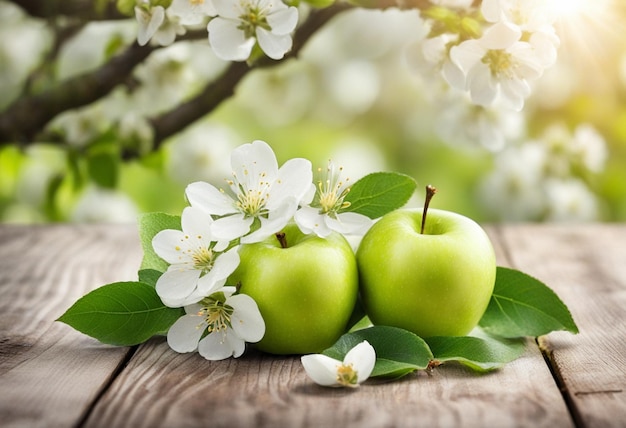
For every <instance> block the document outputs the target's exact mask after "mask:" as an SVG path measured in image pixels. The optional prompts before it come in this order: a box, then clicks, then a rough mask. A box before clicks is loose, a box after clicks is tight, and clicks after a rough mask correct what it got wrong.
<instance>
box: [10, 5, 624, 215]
mask: <svg viewBox="0 0 626 428" xmlns="http://www.w3.org/2000/svg"><path fill="white" fill-rule="evenodd" d="M553 1H557V0H553ZM121 3H124V2H117V3H116V2H114V1H108V0H93V1H91V0H70V1H61V0H51V1H43V0H21V1H0V34H1V35H2V37H0V221H2V222H5V223H43V222H57V221H73V222H117V221H119V222H133V221H135V218H136V215H137V214H138V213H140V212H148V211H163V212H169V213H173V214H179V213H180V211H181V210H182V208H183V207H184V206H185V205H186V202H185V200H184V188H185V187H186V185H187V184H188V183H190V182H193V181H197V180H205V181H209V182H211V183H213V184H216V185H219V184H220V183H223V180H224V178H227V177H229V175H230V168H229V154H230V151H231V150H232V149H233V148H234V147H236V146H238V145H240V144H243V143H247V142H250V141H252V140H255V139H261V140H264V141H266V142H268V143H269V144H270V145H271V146H272V147H273V148H274V150H275V152H276V154H277V157H278V159H279V162H284V161H285V160H287V159H289V158H292V157H306V158H308V159H310V160H311V161H312V162H313V164H314V165H317V166H325V164H326V161H327V160H328V159H329V158H331V159H333V160H334V161H337V162H338V163H340V164H342V165H343V166H344V170H345V171H346V173H347V175H349V176H350V178H351V179H352V180H356V179H358V178H359V177H360V176H363V175H365V174H367V173H369V172H373V171H380V170H394V171H399V172H403V173H406V174H409V175H411V176H413V177H414V178H415V179H416V180H417V181H418V183H419V184H420V185H421V186H424V185H426V184H433V185H435V186H436V187H437V188H438V189H439V193H438V196H437V198H436V199H435V200H434V202H433V205H435V206H436V207H438V208H442V209H448V210H453V211H457V212H460V213H463V214H465V215H468V216H471V217H473V218H474V219H476V220H478V221H481V222H499V221H624V220H626V38H625V37H624V34H626V32H625V31H624V30H625V26H624V22H626V5H625V4H624V2H621V1H618V0H595V1H592V0H589V1H584V0H578V1H576V0H572V1H569V2H568V1H561V3H563V5H562V6H561V8H560V9H559V16H558V19H557V20H556V21H555V28H556V32H557V34H558V36H559V38H560V45H559V49H558V59H557V61H556V63H555V64H554V65H553V66H552V67H550V68H548V69H547V70H546V71H545V73H543V75H542V76H541V78H540V79H538V80H536V81H534V82H533V84H532V94H531V96H530V97H529V98H528V99H527V100H526V102H525V105H524V109H523V110H522V111H520V112H516V111H509V110H504V109H501V108H489V107H481V106H477V105H474V104H472V103H471V102H470V101H469V99H468V97H467V95H466V94H464V93H460V92H458V91H455V90H454V89H452V88H450V87H449V85H447V83H446V81H445V80H444V79H443V78H442V76H441V73H440V72H439V70H436V69H435V68H434V67H432V66H431V64H429V62H428V61H427V60H424V56H425V52H426V51H425V49H424V43H425V41H427V40H428V37H429V35H432V31H433V28H434V26H435V25H434V24H433V16H434V14H435V12H436V10H435V9H433V8H434V7H435V6H441V5H442V4H443V5H446V4H452V3H454V2H453V1H447V2H446V1H432V2H429V1H426V0H424V1H415V0H413V1H407V2H400V3H397V4H396V3H395V2H376V1H374V0H372V1H370V2H368V4H367V6H370V7H367V8H366V7H361V6H364V5H365V3H364V2H361V6H355V5H354V4H348V3H343V2H334V3H333V2H329V3H333V4H331V5H328V7H324V8H314V7H312V6H311V5H310V4H308V3H304V2H301V3H300V4H299V6H298V7H299V12H300V22H299V24H298V25H299V26H298V28H297V29H296V31H295V34H294V45H293V49H292V50H291V52H289V53H288V55H287V56H286V57H285V58H284V59H283V60H280V61H274V60H270V59H268V58H260V59H259V60H258V61H256V62H250V61H249V62H248V63H246V62H228V61H224V60H221V59H219V58H217V57H216V56H215V55H214V53H213V52H212V51H211V48H210V46H209V43H208V40H207V33H206V22H205V23H203V24H199V25H198V26H196V27H195V28H191V29H188V31H187V32H186V33H185V34H184V35H180V36H179V37H177V39H176V42H175V43H173V44H171V45H170V46H166V47H162V46H159V45H156V44H147V45H145V46H139V45H138V44H137V43H136V40H137V32H138V28H137V27H138V23H137V20H136V19H135V17H134V15H133V14H123V13H122V12H120V10H122V11H123V10H124V8H123V7H122V6H123V5H121ZM126 3H128V2H126ZM132 3H133V4H134V0H133V1H132ZM153 3H154V2H153ZM318 3H319V2H318ZM458 3H462V2H458ZM465 3H467V2H465ZM470 3H471V2H470ZM474 3H475V4H474V6H476V4H478V3H480V2H474ZM399 6H401V7H399ZM437 10H439V9H437ZM451 10H453V11H454V10H455V9H454V8H453V7H451ZM454 13H460V12H458V11H457V12H454ZM129 15H130V16H129ZM420 199H421V195H416V200H415V201H412V204H413V205H416V206H419V205H420V204H421V202H420Z"/></svg>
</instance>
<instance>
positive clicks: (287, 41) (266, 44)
mask: <svg viewBox="0 0 626 428" xmlns="http://www.w3.org/2000/svg"><path fill="white" fill-rule="evenodd" d="M256 38H257V40H258V42H259V46H260V47H261V49H263V52H265V54H266V55H267V56H268V57H270V58H272V59H275V60H279V59H283V57H284V56H285V53H287V52H288V51H289V50H290V49H291V45H292V43H293V42H292V40H291V36H290V35H289V34H285V35H278V34H274V33H271V32H269V31H267V30H266V29H264V28H262V27H257V29H256Z"/></svg>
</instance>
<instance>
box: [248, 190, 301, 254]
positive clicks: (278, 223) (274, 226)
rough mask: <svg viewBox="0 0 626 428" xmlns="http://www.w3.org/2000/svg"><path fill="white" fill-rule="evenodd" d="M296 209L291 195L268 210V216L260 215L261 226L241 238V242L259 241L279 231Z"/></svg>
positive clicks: (294, 200) (295, 203)
mask: <svg viewBox="0 0 626 428" xmlns="http://www.w3.org/2000/svg"><path fill="white" fill-rule="evenodd" d="M297 209H298V203H297V202H296V199H295V198H293V197H292V198H289V199H287V200H285V201H283V204H282V205H281V206H279V207H277V208H275V209H274V210H273V211H270V213H269V217H268V218H263V217H260V220H261V227H260V228H258V229H257V230H255V231H254V232H252V233H251V234H249V235H246V236H244V237H243V238H241V243H242V244H252V243H255V242H260V241H263V240H264V239H265V238H268V237H270V236H271V235H273V234H275V233H276V232H280V230H281V229H282V228H283V227H285V225H286V224H287V223H289V221H290V220H291V218H292V217H293V215H294V214H295V212H296V210H297Z"/></svg>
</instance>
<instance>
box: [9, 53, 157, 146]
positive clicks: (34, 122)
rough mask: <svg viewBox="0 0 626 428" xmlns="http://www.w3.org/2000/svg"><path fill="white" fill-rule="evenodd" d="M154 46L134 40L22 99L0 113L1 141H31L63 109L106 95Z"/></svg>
mask: <svg viewBox="0 0 626 428" xmlns="http://www.w3.org/2000/svg"><path fill="white" fill-rule="evenodd" d="M154 49H155V48H154V47H151V46H139V45H137V44H136V43H134V44H133V45H131V46H130V47H129V48H128V49H126V51H125V52H123V53H122V54H120V55H118V56H116V57H114V58H113V59H111V60H110V61H109V62H108V63H106V64H104V65H103V66H102V67H101V68H99V69H97V70H95V71H93V72H91V73H87V74H83V75H80V76H77V77H74V78H72V79H68V80H66V81H64V82H62V83H60V84H59V85H58V86H55V87H53V88H51V89H49V90H47V91H44V92H42V93H40V94H36V95H33V96H30V97H27V98H21V99H18V100H17V101H16V102H14V103H13V104H12V105H10V106H9V107H8V108H7V109H6V111H5V112H4V113H2V114H1V115H0V144H2V143H10V142H20V143H28V142H30V141H32V139H33V138H34V137H35V136H36V135H37V134H38V133H39V132H40V131H41V130H42V129H43V127H44V126H45V125H46V124H47V123H48V122H49V121H50V120H51V119H52V118H53V117H55V116H56V115H57V114H59V113H60V112H63V111H65V110H69V109H72V108H76V107H80V106H84V105H86V104H89V103H91V102H94V101H96V100H98V99H100V98H101V97H103V96H105V95H106V94H108V93H109V92H110V91H111V90H112V89H113V88H114V87H115V86H117V85H118V84H119V83H122V82H123V81H124V80H125V79H126V78H127V76H128V75H129V74H130V72H131V71H132V70H133V69H134V68H135V66H136V65H137V64H139V63H141V62H142V61H143V60H144V59H145V58H147V57H148V55H150V53H151V52H152V51H153V50H154Z"/></svg>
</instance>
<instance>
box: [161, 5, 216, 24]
mask: <svg viewBox="0 0 626 428" xmlns="http://www.w3.org/2000/svg"><path fill="white" fill-rule="evenodd" d="M168 10H169V11H170V13H171V14H172V15H174V16H176V17H178V19H179V20H180V23H181V24H182V25H198V24H200V23H202V22H203V21H204V20H205V19H206V18H207V17H208V16H215V15H216V14H217V11H216V10H215V6H213V0H173V1H172V4H171V5H170V7H169V8H168Z"/></svg>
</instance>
